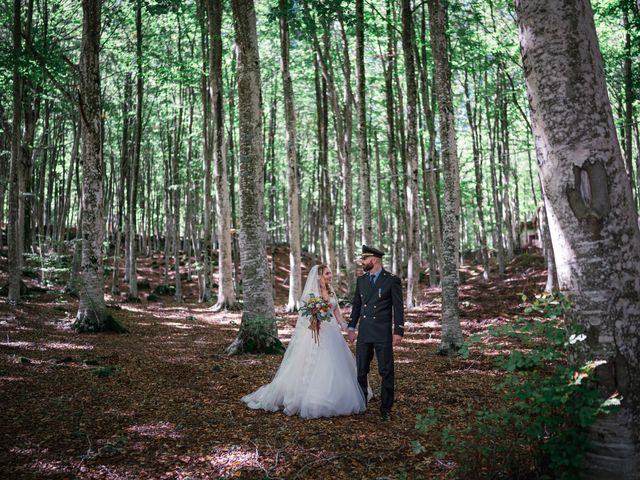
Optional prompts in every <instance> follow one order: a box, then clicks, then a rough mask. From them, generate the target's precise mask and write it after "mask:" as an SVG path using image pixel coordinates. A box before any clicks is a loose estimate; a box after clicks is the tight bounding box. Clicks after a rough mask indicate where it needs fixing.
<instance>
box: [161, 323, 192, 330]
mask: <svg viewBox="0 0 640 480" xmlns="http://www.w3.org/2000/svg"><path fill="white" fill-rule="evenodd" d="M159 324H160V325H165V326H167V327H175V328H182V329H184V330H191V329H192V328H193V327H194V326H193V325H185V324H184V323H178V322H159Z"/></svg>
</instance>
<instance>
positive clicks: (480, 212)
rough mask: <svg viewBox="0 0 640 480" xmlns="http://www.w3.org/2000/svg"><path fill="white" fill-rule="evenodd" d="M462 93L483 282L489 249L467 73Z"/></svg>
mask: <svg viewBox="0 0 640 480" xmlns="http://www.w3.org/2000/svg"><path fill="white" fill-rule="evenodd" d="M464 92H465V110H466V112H467V121H468V122H469V129H470V130H471V149H472V152H473V171H474V173H475V180H476V215H477V216H478V223H477V227H478V237H479V240H480V254H481V258H482V269H483V270H484V271H483V273H482V276H483V278H484V280H489V249H488V247H487V235H486V233H485V225H484V205H483V197H484V192H483V188H482V187H483V178H482V157H481V143H480V139H479V130H480V128H479V127H478V121H477V118H478V116H477V110H476V109H472V108H471V95H470V92H469V82H468V78H467V72H465V74H464Z"/></svg>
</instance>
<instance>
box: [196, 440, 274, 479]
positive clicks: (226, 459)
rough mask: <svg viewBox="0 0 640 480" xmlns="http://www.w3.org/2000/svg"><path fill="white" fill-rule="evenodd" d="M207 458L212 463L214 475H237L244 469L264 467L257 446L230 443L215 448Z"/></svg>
mask: <svg viewBox="0 0 640 480" xmlns="http://www.w3.org/2000/svg"><path fill="white" fill-rule="evenodd" d="M205 460H206V461H207V462H208V463H209V464H210V465H211V468H212V469H213V471H212V472H211V473H212V474H213V475H214V476H219V477H229V476H235V475H236V474H237V473H239V472H240V471H241V470H244V469H264V467H263V465H262V463H261V462H260V455H259V453H258V450H257V449H256V448H247V447H242V446H239V445H230V446H222V447H217V448H214V450H213V452H212V453H211V454H210V455H207V456H206V457H205Z"/></svg>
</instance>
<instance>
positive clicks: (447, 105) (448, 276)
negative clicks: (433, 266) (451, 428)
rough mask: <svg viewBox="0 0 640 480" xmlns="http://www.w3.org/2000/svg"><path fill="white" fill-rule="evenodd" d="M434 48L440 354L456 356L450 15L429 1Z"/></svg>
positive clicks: (456, 195)
mask: <svg viewBox="0 0 640 480" xmlns="http://www.w3.org/2000/svg"><path fill="white" fill-rule="evenodd" d="M427 5H428V6H429V26H430V36H431V48H432V50H433V60H434V65H435V75H434V80H435V82H434V87H435V91H436V96H437V98H438V108H439V111H440V141H441V143H442V167H443V180H444V223H443V225H444V228H443V242H442V243H443V252H442V253H443V262H442V341H441V343H440V347H439V353H441V354H446V355H452V354H456V353H457V352H458V350H459V349H460V347H461V346H462V340H463V339H462V330H461V328H460V312H459V306H458V284H459V278H458V258H459V255H460V253H459V252H460V238H459V235H460V230H459V226H460V174H459V169H458V155H457V147H456V130H455V116H454V110H453V95H452V92H451V78H450V73H449V55H448V52H447V37H446V25H447V11H446V10H445V7H444V6H443V5H442V4H441V3H440V0H428V2H427Z"/></svg>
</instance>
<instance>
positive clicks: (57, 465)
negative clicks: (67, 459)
mask: <svg viewBox="0 0 640 480" xmlns="http://www.w3.org/2000/svg"><path fill="white" fill-rule="evenodd" d="M30 468H31V470H35V471H36V472H38V473H39V474H41V475H61V474H64V473H69V472H70V471H71V468H70V467H69V466H68V465H65V464H64V463H62V462H61V461H59V460H36V461H35V462H33V463H32V464H31V465H30Z"/></svg>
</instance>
